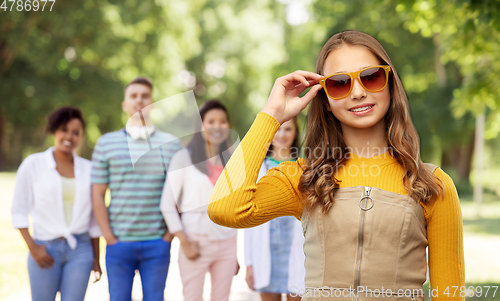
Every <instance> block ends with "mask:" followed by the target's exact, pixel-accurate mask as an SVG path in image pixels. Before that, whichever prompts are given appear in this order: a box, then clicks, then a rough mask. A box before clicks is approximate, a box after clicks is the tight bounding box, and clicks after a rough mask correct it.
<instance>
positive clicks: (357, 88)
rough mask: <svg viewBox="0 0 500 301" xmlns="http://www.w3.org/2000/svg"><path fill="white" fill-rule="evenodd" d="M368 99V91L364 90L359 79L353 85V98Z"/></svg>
mask: <svg viewBox="0 0 500 301" xmlns="http://www.w3.org/2000/svg"><path fill="white" fill-rule="evenodd" d="M364 97H366V90H365V88H363V86H362V85H361V83H360V82H359V80H358V79H355V80H354V82H353V84H352V91H351V98H352V99H362V98H364Z"/></svg>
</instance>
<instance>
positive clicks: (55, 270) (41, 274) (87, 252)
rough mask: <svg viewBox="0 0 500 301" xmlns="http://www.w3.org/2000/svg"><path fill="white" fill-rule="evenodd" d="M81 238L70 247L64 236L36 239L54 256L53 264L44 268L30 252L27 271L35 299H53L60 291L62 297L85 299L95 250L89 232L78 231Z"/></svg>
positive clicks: (39, 300) (78, 237)
mask: <svg viewBox="0 0 500 301" xmlns="http://www.w3.org/2000/svg"><path fill="white" fill-rule="evenodd" d="M75 238H76V239H77V241H78V244H77V246H76V249H74V250H73V249H71V248H70V247H69V245H68V243H67V242H66V239H64V238H58V239H54V240H35V242H36V243H37V244H43V245H45V246H46V247H47V252H48V253H49V255H50V256H52V258H54V266H53V267H51V268H49V269H42V268H40V267H39V266H38V264H37V263H36V262H35V260H34V259H33V257H32V256H31V254H29V255H28V273H29V278H30V286H31V299H32V300H33V301H54V300H55V299H56V294H57V291H60V292H61V300H63V301H83V299H84V298H85V292H86V291H87V284H88V283H89V276H90V271H91V270H92V264H93V260H94V259H93V258H94V251H93V250H92V244H91V243H90V237H89V235H88V234H87V233H85V234H78V235H75Z"/></svg>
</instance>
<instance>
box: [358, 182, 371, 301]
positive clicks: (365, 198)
mask: <svg viewBox="0 0 500 301" xmlns="http://www.w3.org/2000/svg"><path fill="white" fill-rule="evenodd" d="M371 190H372V188H371V187H369V186H365V194H364V195H362V196H361V199H360V200H359V204H360V207H361V203H363V206H362V207H361V209H363V208H366V203H367V201H368V199H371V198H370V192H371ZM372 204H373V201H372ZM365 213H366V210H365V209H363V210H361V225H360V229H359V235H358V238H359V258H358V268H357V272H356V300H358V297H359V296H358V287H359V281H360V279H359V273H360V269H361V253H362V251H363V226H364V222H365Z"/></svg>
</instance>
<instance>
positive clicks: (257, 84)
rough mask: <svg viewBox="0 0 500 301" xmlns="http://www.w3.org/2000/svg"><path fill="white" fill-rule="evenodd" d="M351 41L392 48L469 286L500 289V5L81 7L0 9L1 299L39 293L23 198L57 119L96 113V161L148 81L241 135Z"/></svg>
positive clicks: (305, 0) (286, 2)
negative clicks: (18, 225)
mask: <svg viewBox="0 0 500 301" xmlns="http://www.w3.org/2000/svg"><path fill="white" fill-rule="evenodd" d="M0 2H3V0H0ZM8 6H10V5H8ZM346 29H356V30H361V31H365V32H367V33H369V34H371V35H373V36H375V37H376V38H377V39H378V40H379V41H380V42H381V43H382V44H383V45H384V47H385V48H386V50H387V52H388V53H389V56H390V57H391V58H392V60H393V63H394V65H395V67H396V69H397V70H398V72H399V74H400V76H401V78H402V81H403V83H404V86H405V89H406V92H407V93H408V96H409V100H410V105H411V114H412V117H413V121H414V123H415V126H416V128H417V130H418V132H419V134H420V139H421V152H422V158H423V160H424V162H432V163H434V164H436V165H439V166H441V167H442V168H443V169H444V170H445V171H446V172H447V173H448V174H450V175H451V176H452V178H453V179H454V181H455V184H456V185H457V188H458V191H459V194H460V198H461V202H462V209H463V215H464V229H465V238H464V241H465V252H466V253H465V255H466V268H467V271H466V280H467V283H468V284H471V285H488V283H489V284H490V285H491V284H494V283H497V284H496V285H498V283H500V272H499V271H500V259H499V256H498V254H500V136H499V134H500V1H497V0H447V1H439V0H402V1H395V0H349V1H334V0H252V1H246V0H184V1H178V0H154V1H153V0H145V1H134V0H121V1H117V0H99V1H97V0H73V1H64V2H63V1H57V2H56V3H55V4H54V6H53V9H52V11H47V10H45V11H43V12H42V11H36V12H35V11H30V12H26V11H21V12H19V11H17V10H16V9H15V8H14V10H13V11H8V9H7V11H5V10H4V9H0V171H2V172H3V173H0V191H1V193H0V208H1V210H0V214H1V219H0V228H1V230H2V231H0V241H1V248H0V256H1V257H2V260H1V262H0V300H1V299H2V298H3V297H5V298H7V297H8V296H9V295H15V294H16V293H18V292H19V291H23V290H25V289H26V287H27V286H28V282H27V271H26V263H25V261H26V255H27V248H26V247H25V246H24V244H23V242H22V240H21V238H20V235H19V234H18V233H16V231H14V230H12V229H11V224H10V214H9V212H10V202H11V197H12V194H11V190H12V188H13V185H14V180H15V179H14V177H15V174H14V172H15V170H16V169H17V167H18V166H19V164H20V163H21V161H22V160H23V159H24V158H25V157H26V156H28V155H29V154H32V153H34V152H39V151H43V150H45V149H46V148H47V147H49V146H51V145H52V144H53V140H52V139H51V137H48V136H46V135H45V134H44V127H45V122H46V116H47V115H48V113H49V112H51V111H53V110H54V109H55V108H57V107H59V106H62V105H73V106H77V107H80V108H81V109H82V110H83V111H84V113H85V117H86V119H87V122H88V128H87V133H86V134H87V135H86V138H85V139H86V141H85V143H84V145H83V146H82V148H81V150H80V154H81V155H82V156H83V157H86V158H90V156H91V154H92V149H93V146H94V144H95V143H96V141H97V139H98V138H99V136H100V135H102V134H104V133H107V132H110V131H113V130H117V129H119V128H121V127H123V126H124V124H125V121H126V120H127V116H126V115H124V114H123V113H122V111H121V105H120V103H121V101H122V100H123V87H124V84H125V83H127V82H128V81H130V80H131V79H132V78H134V77H136V76H138V75H145V76H148V77H150V78H152V79H153V81H154V84H155V91H154V99H155V100H160V99H163V98H166V97H169V96H172V95H175V94H177V93H180V92H184V91H188V90H194V92H195V94H196V97H197V101H198V103H199V104H200V103H202V102H204V101H205V100H208V99H211V98H218V99H220V100H221V101H222V102H223V103H224V104H226V105H227V107H228V109H229V112H230V117H231V123H232V127H233V129H235V130H236V131H237V132H238V133H239V135H240V137H243V136H244V134H245V132H246V130H247V129H248V128H249V126H250V125H251V122H252V121H253V119H254V117H255V115H256V113H257V112H259V111H260V109H261V108H262V107H263V105H264V104H265V102H266V100H267V96H268V95H269V92H270V89H271V87H272V85H273V83H274V80H275V79H276V78H277V77H279V76H282V75H284V74H287V73H289V72H292V71H295V70H297V69H302V70H309V71H314V66H315V62H316V56H317V54H318V52H319V50H320V48H321V46H322V45H323V43H324V42H325V41H326V40H327V39H328V38H329V37H330V36H331V35H333V34H334V33H336V32H339V31H342V30H346ZM303 116H305V112H303ZM302 123H303V121H302ZM473 200H475V201H473ZM172 252H175V251H174V250H173V251H172ZM240 274H241V273H240ZM243 277H244V276H243ZM169 279H170V277H169ZM179 283H180V282H179ZM168 287H169V284H167V289H168ZM497 298H499V299H496V300H500V291H499V292H497ZM6 300H7V299H6ZM92 300H97V299H92ZM104 300H105V299H104ZM234 300H237V299H234ZM471 300H474V299H471ZM478 300H479V299H478ZM481 300H486V299H484V298H481ZM490 300H495V299H490Z"/></svg>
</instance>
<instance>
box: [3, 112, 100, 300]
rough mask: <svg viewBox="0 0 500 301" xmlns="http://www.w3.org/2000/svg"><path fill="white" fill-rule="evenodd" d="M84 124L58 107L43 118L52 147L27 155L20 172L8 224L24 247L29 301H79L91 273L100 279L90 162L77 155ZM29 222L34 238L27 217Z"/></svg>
mask: <svg viewBox="0 0 500 301" xmlns="http://www.w3.org/2000/svg"><path fill="white" fill-rule="evenodd" d="M84 129H85V121H84V119H83V116H82V113H81V111H80V110H79V109H77V108H72V107H62V108H60V109H58V110H56V111H55V112H53V113H52V114H50V116H49V118H48V124H47V128H46V131H47V133H51V134H52V135H53V136H54V144H55V145H54V147H51V148H49V149H48V150H47V151H45V152H42V153H37V154H33V155H30V156H28V157H27V158H26V159H25V160H24V161H23V163H22V164H21V166H20V167H19V169H18V171H17V175H16V187H15V191H14V201H13V204H12V222H13V225H14V228H16V229H19V231H20V232H21V235H22V236H23V238H24V240H25V241H26V244H27V246H28V248H29V256H28V273H29V279H30V286H31V296H32V300H33V301H54V300H55V298H56V294H57V292H58V291H60V292H61V300H63V301H69V300H70V301H73V300H75V301H82V300H83V299H84V297H85V292H86V290H87V284H88V281H89V276H90V272H91V271H92V270H93V271H95V274H96V275H95V276H96V281H98V280H99V279H100V275H101V268H100V265H99V236H100V230H99V227H98V226H97V224H96V222H95V221H94V218H93V215H92V206H91V199H90V171H91V163H90V161H88V160H86V159H83V158H81V157H79V156H77V155H76V154H75V153H74V151H75V150H76V149H77V147H78V146H79V144H80V142H81V140H82V136H83V132H84ZM29 215H31V217H32V218H33V233H32V234H30V232H29V231H28V228H29V226H30V222H29V219H28V216H29Z"/></svg>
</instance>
